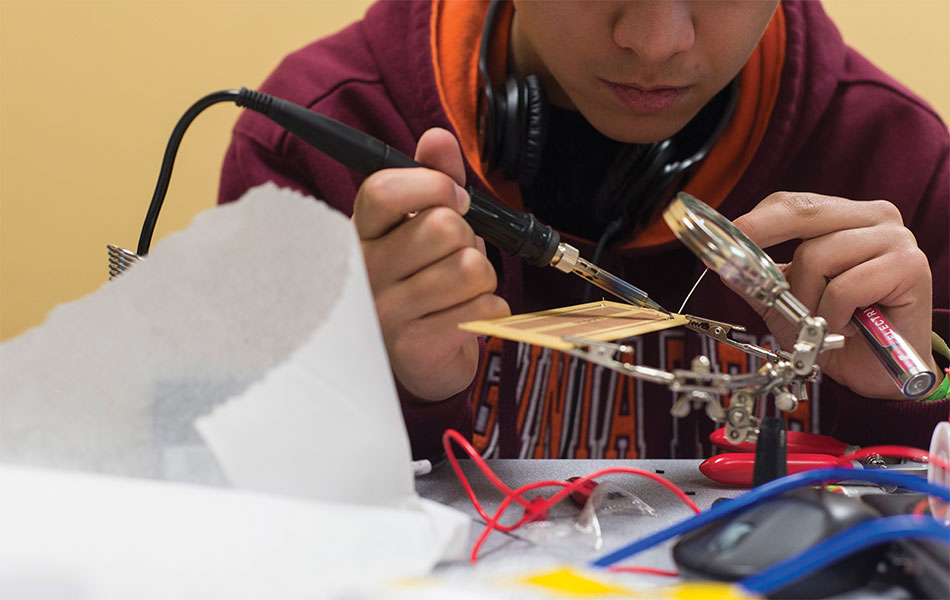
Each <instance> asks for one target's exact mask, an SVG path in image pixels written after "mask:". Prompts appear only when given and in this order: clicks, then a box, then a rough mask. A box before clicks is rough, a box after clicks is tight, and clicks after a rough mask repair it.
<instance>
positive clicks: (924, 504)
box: [911, 498, 930, 515]
mask: <svg viewBox="0 0 950 600" xmlns="http://www.w3.org/2000/svg"><path fill="white" fill-rule="evenodd" d="M928 508H930V499H929V498H924V499H923V500H921V501H920V502H918V503H917V504H915V505H914V510H913V511H912V512H911V514H913V515H924V514H927V509H928Z"/></svg>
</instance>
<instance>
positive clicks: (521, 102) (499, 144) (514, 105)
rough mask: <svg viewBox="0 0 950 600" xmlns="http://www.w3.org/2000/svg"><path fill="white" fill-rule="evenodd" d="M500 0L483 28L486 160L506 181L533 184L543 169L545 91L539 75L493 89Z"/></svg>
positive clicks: (481, 108) (481, 109)
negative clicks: (491, 62) (492, 53)
mask: <svg viewBox="0 0 950 600" xmlns="http://www.w3.org/2000/svg"><path fill="white" fill-rule="evenodd" d="M500 4H501V2H499V0H492V3H491V5H490V6H489V7H488V13H487V14H486V17H485V25H484V26H483V27H482V45H481V49H480V50H479V53H478V72H479V75H480V76H481V78H482V85H481V88H482V93H481V95H480V96H479V99H478V134H479V138H480V139H481V140H482V161H483V162H484V163H485V164H486V165H487V166H488V170H489V171H494V170H497V169H501V171H502V172H503V173H504V175H505V178H507V179H511V180H514V181H517V182H518V183H519V184H522V185H530V184H531V182H533V181H534V179H535V178H536V177H537V175H538V170H539V168H540V166H541V148H542V146H543V145H544V140H545V137H546V136H547V110H546V104H547V102H546V100H545V97H544V89H543V88H542V87H541V80H540V79H538V76H537V75H528V76H527V77H523V78H522V77H518V76H516V75H514V74H509V75H508V76H507V77H506V78H505V83H504V84H503V85H502V86H500V87H498V88H497V89H496V88H493V87H492V84H491V77H489V75H488V49H489V47H490V46H491V32H492V28H493V25H494V22H495V15H496V14H497V13H498V6H499V5H500Z"/></svg>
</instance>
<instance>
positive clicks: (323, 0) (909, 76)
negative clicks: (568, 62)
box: [0, 0, 950, 340]
mask: <svg viewBox="0 0 950 600" xmlns="http://www.w3.org/2000/svg"><path fill="white" fill-rule="evenodd" d="M369 3H370V2H369V0H311V1H303V0H233V1H228V0H177V1H176V0H111V1H91V0H60V1H50V0H23V1H18V0H0V340H2V339H7V338H9V337H12V336H14V335H16V334H18V333H20V332H22V331H24V330H25V329H27V328H29V327H32V326H34V325H36V324H39V323H40V322H41V321H42V320H43V318H44V316H45V315H46V313H47V312H48V311H49V310H50V309H51V308H53V306H55V305H56V304H57V303H59V302H64V301H69V300H73V299H76V298H78V297H80V296H83V295H85V294H87V293H88V292H90V291H93V290H94V289H96V288H97V287H99V286H100V285H102V284H103V283H104V282H105V281H106V279H107V277H108V272H107V261H106V244H107V243H114V244H118V245H120V246H123V247H125V248H129V249H133V250H134V249H135V246H136V243H137V240H138V233H139V229H140V227H141V224H142V219H143V217H144V215H145V210H146V208H147V206H148V202H149V200H150V199H151V195H152V189H153V187H154V185H155V179H156V177H157V174H158V168H159V165H160V163H161V158H162V154H163V152H164V148H165V143H166V142H167V140H168V136H169V134H170V133H171V130H172V128H173V127H174V125H175V123H176V122H177V120H178V118H179V117H180V116H181V114H182V113H183V112H184V111H185V109H186V108H187V107H188V106H190V105H191V103H192V102H194V101H195V100H197V99H198V98H200V97H201V96H203V95H205V94H207V93H209V92H212V91H216V90H219V89H226V88H236V87H240V86H242V85H243V86H247V87H256V86H257V85H258V84H259V83H260V82H261V81H262V80H263V79H264V77H265V76H266V75H267V73H268V72H269V71H270V70H271V69H272V68H273V67H274V66H275V65H276V64H277V62H278V61H279V60H280V58H281V57H282V56H284V55H285V54H287V53H288V52H290V51H292V50H294V49H297V48H299V47H300V46H303V45H304V44H306V43H307V42H309V41H311V40H313V39H316V38H317V37H320V36H322V35H325V34H327V33H331V32H333V31H336V30H338V29H340V28H341V27H343V26H344V25H346V24H348V23H350V22H352V21H354V20H356V19H358V18H359V17H360V16H361V15H362V14H363V12H364V11H365V9H366V7H367V6H368V5H369ZM825 6H826V9H827V10H828V12H829V13H830V14H831V16H832V17H833V18H834V19H835V20H836V21H837V22H838V25H839V27H840V28H841V29H842V32H843V35H844V37H845V39H846V41H848V42H849V43H851V44H852V45H854V46H856V47H858V48H859V49H861V50H862V51H863V52H865V54H866V55H868V56H869V57H870V58H871V60H872V61H874V62H876V63H877V64H878V65H880V66H881V67H883V68H884V69H885V70H886V71H888V72H890V73H891V74H892V75H894V76H895V77H897V78H898V79H899V80H901V81H902V82H904V83H905V84H906V85H907V86H908V87H910V88H911V89H913V90H915V91H917V92H918V93H919V94H920V95H922V96H923V97H924V98H925V99H927V100H928V101H929V102H930V103H931V104H933V105H934V106H935V107H936V108H937V110H938V112H940V114H941V115H943V117H944V119H945V120H946V119H947V117H948V115H950V89H948V88H950V46H948V39H950V0H829V1H826V2H825ZM238 110H239V109H237V108H235V107H233V106H230V105H226V104H222V105H217V106H214V107H211V108H210V109H208V110H207V111H205V112H204V113H202V114H201V116H199V117H198V118H197V119H196V120H195V122H194V123H193V124H192V125H191V127H190V128H189V129H188V133H187V134H186V135H185V138H184V141H183V143H182V146H181V149H180V151H179V154H178V159H177V162H176V167H175V173H174V176H173V177H172V180H171V186H170V188H169V191H168V196H167V200H166V203H165V206H164V208H163V210H162V214H161V218H160V219H159V222H158V227H157V228H156V232H155V240H158V239H160V238H161V237H162V236H163V235H166V234H168V233H169V232H171V231H175V230H178V229H181V228H183V227H184V226H185V225H187V223H188V222H189V221H190V220H191V218H192V217H193V216H194V215H195V214H196V213H197V212H199V211H201V210H203V209H206V208H209V207H211V206H213V205H214V203H215V197H216V190H217V181H218V169H219V168H220V164H221V159H222V156H223V153H224V150H225V148H226V145H227V143H228V139H229V136H230V128H231V125H232V123H233V122H234V120H235V118H236V117H237V114H238Z"/></svg>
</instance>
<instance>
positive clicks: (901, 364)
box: [663, 192, 937, 410]
mask: <svg viewBox="0 0 950 600" xmlns="http://www.w3.org/2000/svg"><path fill="white" fill-rule="evenodd" d="M663 218H664V219H665V220H666V223H667V225H669V226H670V229H672V230H673V233H674V234H676V237H678V238H679V239H680V241H682V242H683V244H685V245H686V247H688V248H689V249H690V250H692V251H693V254H695V255H696V256H698V257H699V258H700V259H702V261H703V262H704V263H705V264H706V266H707V267H709V268H710V269H712V270H714V271H716V272H717V273H719V275H720V276H721V277H722V278H723V279H725V280H726V281H728V282H729V283H730V284H732V285H733V286H735V287H736V288H737V289H739V290H740V291H741V292H743V293H745V294H746V295H748V296H751V297H753V298H755V299H756V300H758V301H759V302H761V303H762V304H764V305H766V306H769V307H772V308H774V309H775V310H777V311H778V312H779V313H780V314H781V315H782V316H783V317H785V318H786V319H788V320H789V321H791V322H792V323H796V324H797V325H798V326H799V327H801V330H800V333H799V336H798V340H796V342H795V345H794V346H793V347H792V348H793V352H792V354H791V357H790V358H791V361H792V364H793V366H794V368H795V371H796V372H797V373H798V374H799V375H806V374H808V371H809V370H811V369H813V368H814V367H815V360H816V359H817V355H818V354H819V353H820V352H821V351H822V349H823V348H824V347H827V346H828V345H829V344H832V345H834V346H835V347H838V346H840V345H841V344H842V343H843V341H844V340H843V338H841V336H835V335H834V334H830V335H829V334H827V330H828V325H827V323H826V322H825V320H824V319H822V318H821V317H813V316H812V315H811V314H809V312H808V309H807V308H805V306H804V305H802V303H801V302H799V301H798V299H797V298H795V296H793V295H792V294H791V292H790V291H789V285H788V281H787V280H786V279H785V275H784V274H783V273H782V271H781V270H779V268H778V266H777V265H776V264H775V263H774V262H773V261H772V259H771V258H769V256H768V255H767V254H766V253H765V252H764V251H762V249H761V248H759V247H758V246H757V245H756V244H755V242H753V241H752V240H750V239H749V238H748V237H746V235H745V234H744V233H742V231H740V230H739V229H738V228H736V227H735V226H734V225H733V224H732V223H731V222H729V220H728V219H726V218H725V217H723V216H722V215H720V214H719V213H718V212H716V211H715V210H713V209H712V208H710V207H709V206H707V205H706V204H704V203H702V202H700V201H699V200H697V199H696V198H694V197H692V196H690V195H689V194H685V193H682V192H681V193H679V194H678V195H677V196H676V199H675V200H674V201H673V202H672V203H670V205H669V207H667V209H666V211H664V213H663ZM852 322H854V323H855V324H856V325H857V326H858V329H859V330H860V331H861V333H862V334H863V335H864V337H865V339H867V341H868V343H869V344H870V346H871V349H872V350H873V351H874V353H875V356H877V357H878V358H879V359H880V361H881V364H883V365H884V367H885V368H886V369H887V372H888V374H889V375H890V376H891V379H892V380H893V381H894V383H895V384H896V385H897V387H898V389H900V391H901V393H902V394H903V395H904V396H905V397H907V398H910V399H916V398H920V397H923V396H924V395H926V393H927V391H928V390H929V389H930V388H931V387H932V386H933V384H934V383H935V382H936V380H937V376H936V375H935V374H934V373H933V372H932V371H931V370H930V369H929V368H928V367H927V365H926V364H925V363H924V361H923V360H922V359H921V358H920V356H919V355H918V354H917V353H916V352H915V351H914V349H913V347H911V345H910V344H908V343H907V342H906V341H905V340H904V338H902V337H901V336H900V335H899V334H898V333H897V332H896V331H894V330H893V329H892V328H891V327H890V324H889V323H888V322H887V320H886V319H885V318H884V316H883V315H882V314H881V311H880V310H879V309H878V308H877V307H876V306H870V307H867V308H864V309H860V310H858V311H856V312H855V314H854V317H853V318H852ZM724 341H727V343H729V341H728V340H724ZM732 345H734V346H735V345H736V344H735V343H733V344H732ZM737 347H738V346H737ZM753 354H754V353H753ZM783 410H784V409H783Z"/></svg>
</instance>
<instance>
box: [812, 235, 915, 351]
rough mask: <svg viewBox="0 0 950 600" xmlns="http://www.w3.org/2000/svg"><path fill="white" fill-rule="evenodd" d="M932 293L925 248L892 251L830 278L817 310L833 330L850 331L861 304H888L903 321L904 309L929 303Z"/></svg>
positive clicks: (892, 313) (913, 308) (822, 292)
mask: <svg viewBox="0 0 950 600" xmlns="http://www.w3.org/2000/svg"><path fill="white" fill-rule="evenodd" d="M930 294H931V285H930V273H929V265H928V264H927V258H926V256H925V255H924V254H923V252H920V251H917V252H912V251H905V252H892V253H887V254H883V255H881V256H878V257H875V258H873V259H870V260H867V261H864V262H860V263H858V264H856V265H855V266H853V267H851V268H849V269H847V270H845V271H843V272H842V273H841V274H839V275H837V276H836V277H834V278H833V279H831V280H830V281H828V284H827V285H826V286H825V287H824V289H823V290H821V296H820V298H819V299H818V301H817V302H816V305H817V310H816V314H818V315H819V316H821V317H823V318H824V319H825V320H826V321H827V322H828V326H829V328H830V329H831V330H832V331H843V332H845V333H851V328H849V327H847V325H848V322H849V321H850V320H851V317H852V315H853V314H854V312H855V310H857V309H859V308H864V307H866V306H870V305H871V304H880V305H882V306H886V307H888V312H889V313H890V314H891V315H892V316H893V317H894V319H895V322H903V321H905V319H904V318H903V317H902V315H903V314H904V313H907V314H908V315H913V314H914V313H915V312H917V311H918V307H919V306H920V305H921V304H927V305H928V306H929V302H926V300H927V299H929V297H930ZM799 299H801V298H799ZM812 306H815V305H812ZM924 316H926V315H924ZM906 320H907V321H910V320H913V319H912V318H909V319H906ZM927 321H929V320H927V319H924V323H923V324H924V325H927V324H928V323H927ZM925 329H926V327H925Z"/></svg>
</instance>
